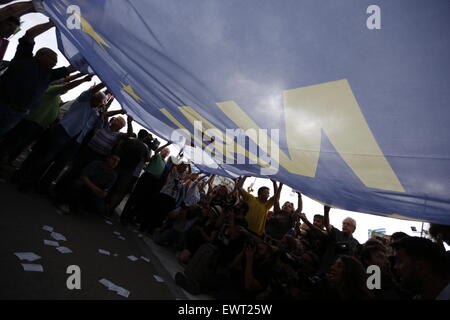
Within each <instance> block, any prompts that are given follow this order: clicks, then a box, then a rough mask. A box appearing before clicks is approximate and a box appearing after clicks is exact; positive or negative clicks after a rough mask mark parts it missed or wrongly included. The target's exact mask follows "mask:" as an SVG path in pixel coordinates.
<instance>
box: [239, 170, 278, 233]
mask: <svg viewBox="0 0 450 320" xmlns="http://www.w3.org/2000/svg"><path fill="white" fill-rule="evenodd" d="M246 178H247V177H244V178H241V179H239V180H238V181H237V183H236V189H237V190H239V191H240V192H241V194H242V197H243V198H244V201H245V202H246V203H247V205H248V206H249V210H248V212H247V215H246V219H247V222H248V228H249V229H250V231H252V232H254V233H256V234H258V235H262V234H264V230H265V228H266V218H267V214H268V212H269V209H270V208H271V207H272V206H273V205H274V204H275V203H276V202H277V201H278V200H279V198H280V194H281V187H282V185H283V184H280V187H279V188H277V187H276V182H275V181H273V180H272V182H273V184H274V190H275V194H274V195H273V197H271V198H270V199H269V196H270V190H269V188H268V187H261V188H259V189H258V197H255V196H253V195H252V194H250V193H248V192H247V191H245V190H244V189H243V188H242V186H243V185H244V182H245V179H246Z"/></svg>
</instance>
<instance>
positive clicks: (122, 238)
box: [117, 236, 125, 240]
mask: <svg viewBox="0 0 450 320" xmlns="http://www.w3.org/2000/svg"><path fill="white" fill-rule="evenodd" d="M117 238H119V239H120V240H125V238H124V237H122V236H119V237H117Z"/></svg>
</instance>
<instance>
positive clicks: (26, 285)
mask: <svg viewBox="0 0 450 320" xmlns="http://www.w3.org/2000/svg"><path fill="white" fill-rule="evenodd" d="M106 220H107V219H105V218H102V217H100V216H94V215H61V214H59V213H58V212H57V208H56V207H54V206H53V205H52V204H51V201H50V200H49V199H46V198H44V197H42V196H40V195H38V194H35V193H29V194H21V193H19V192H18V191H17V190H16V188H15V186H14V185H13V184H11V183H9V182H5V181H4V180H3V179H1V180H0V299H127V298H125V297H122V296H120V295H118V294H117V293H116V292H114V291H109V290H108V289H107V288H106V287H105V286H104V285H102V284H101V283H99V280H101V279H107V280H109V281H111V282H112V283H114V284H115V285H117V286H120V287H122V288H124V289H126V290H128V291H129V292H130V295H129V297H128V299H168V300H174V299H208V297H206V296H197V297H192V296H190V295H189V294H187V293H186V292H185V291H183V290H181V289H180V288H179V287H178V286H176V285H175V284H174V282H173V275H174V274H175V272H177V271H180V270H181V269H182V268H181V266H179V265H177V263H176V261H175V257H174V253H173V252H171V251H169V250H167V249H165V248H161V247H158V246H156V245H155V244H154V243H153V242H152V240H150V239H149V238H145V237H144V238H142V239H141V238H139V237H138V233H137V230H135V228H134V227H123V226H122V225H121V224H120V223H119V222H118V221H117V218H116V219H114V218H112V219H108V220H109V221H111V222H112V223H113V224H112V225H109V224H107V223H106ZM43 226H51V227H53V228H54V231H55V232H58V233H60V234H62V235H64V236H65V237H66V238H67V241H59V244H60V246H65V247H67V248H69V249H71V250H72V251H73V253H66V254H62V253H60V252H58V251H57V250H56V248H55V247H51V246H47V245H45V244H44V239H47V240H54V239H53V238H52V237H51V236H50V232H48V231H45V230H43V229H42V228H43ZM115 231H116V232H120V234H121V235H122V236H123V237H124V238H125V240H121V239H119V238H118V236H117V235H115V234H114V232H115ZM99 249H103V250H107V251H109V252H110V254H111V255H110V256H107V255H103V254H100V253H99V252H98V250H99ZM16 252H33V253H35V254H37V255H39V256H41V257H42V258H41V259H40V260H37V261H34V262H26V261H20V260H19V258H17V257H16V256H15V255H14V253H16ZM115 255H117V256H115ZM130 255H134V256H136V257H137V258H140V257H141V256H144V257H147V258H148V259H150V263H148V262H146V261H144V260H143V259H139V260H137V261H134V262H133V261H131V260H129V259H128V258H127V256H130ZM22 263H34V264H41V265H42V266H43V268H44V272H26V271H24V270H23V268H22V265H21V264H22ZM70 265H78V266H79V267H80V268H81V290H69V289H68V288H67V286H66V281H67V278H68V277H69V274H67V273H66V270H67V267H68V266H70ZM155 275H156V276H159V277H160V278H162V279H163V280H164V282H159V281H157V280H156V279H155V277H154V276H155Z"/></svg>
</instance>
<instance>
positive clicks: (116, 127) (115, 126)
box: [109, 117, 125, 132]
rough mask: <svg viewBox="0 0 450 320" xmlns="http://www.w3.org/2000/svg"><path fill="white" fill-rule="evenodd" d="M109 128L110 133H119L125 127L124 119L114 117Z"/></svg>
mask: <svg viewBox="0 0 450 320" xmlns="http://www.w3.org/2000/svg"><path fill="white" fill-rule="evenodd" d="M109 127H110V128H111V130H112V131H115V132H117V131H120V129H122V128H123V127H125V119H124V118H122V117H115V118H114V119H112V120H111V121H110V123H109Z"/></svg>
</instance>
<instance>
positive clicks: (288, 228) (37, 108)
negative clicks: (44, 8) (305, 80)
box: [0, 1, 450, 300]
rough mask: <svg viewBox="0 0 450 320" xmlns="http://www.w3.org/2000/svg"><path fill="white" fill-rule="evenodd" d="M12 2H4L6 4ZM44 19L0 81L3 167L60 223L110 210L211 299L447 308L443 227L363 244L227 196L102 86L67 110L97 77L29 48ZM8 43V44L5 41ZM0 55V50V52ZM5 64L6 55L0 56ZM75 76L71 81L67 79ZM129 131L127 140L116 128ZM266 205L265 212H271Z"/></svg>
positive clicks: (299, 215) (449, 234) (256, 201)
mask: <svg viewBox="0 0 450 320" xmlns="http://www.w3.org/2000/svg"><path fill="white" fill-rule="evenodd" d="M3 2H8V1H3ZM33 11H34V8H33V6H32V3H31V2H24V3H20V5H19V4H18V3H15V4H12V5H10V6H7V7H4V8H2V9H0V36H1V37H2V39H3V40H5V39H6V38H8V37H10V36H11V35H12V34H13V33H14V31H15V30H16V28H17V27H18V26H19V25H20V22H18V21H19V17H20V16H21V15H23V14H26V13H29V12H33ZM52 26H53V24H52V23H51V22H48V23H45V24H41V25H37V26H34V27H32V28H31V29H29V30H27V31H26V33H25V35H24V36H23V37H22V38H21V39H20V40H19V45H18V47H17V50H16V54H15V56H14V58H13V59H12V60H11V61H10V62H9V63H7V64H6V66H7V68H6V70H5V69H3V70H2V71H1V75H0V161H1V162H2V164H3V166H4V165H12V164H14V163H16V159H17V158H18V157H19V156H20V155H21V154H23V153H22V152H23V150H26V149H29V148H31V150H32V151H31V152H30V153H29V154H28V155H27V156H26V159H25V161H23V162H22V163H21V164H20V166H19V167H18V168H17V170H16V171H15V172H14V174H13V176H12V181H14V182H15V183H17V186H18V189H19V190H20V191H21V192H24V193H25V192H29V191H30V190H32V189H35V190H36V191H38V192H40V193H43V194H46V195H49V196H51V197H52V199H53V201H54V203H55V205H57V206H58V207H59V208H60V209H61V210H62V211H63V212H65V213H67V214H79V213H82V212H93V213H97V214H101V215H103V216H112V215H114V214H115V213H117V211H116V208H117V207H118V206H119V204H120V203H121V202H122V201H124V202H125V206H124V208H123V210H122V212H121V213H120V221H121V222H122V223H123V224H124V225H135V226H138V227H139V230H140V231H141V232H142V233H146V234H147V235H149V236H151V237H152V239H153V241H154V242H155V243H157V244H159V245H161V246H167V247H171V248H174V250H175V252H176V259H177V260H178V261H179V263H180V264H181V265H183V266H184V272H180V273H177V274H176V275H175V281H176V283H177V284H178V285H179V286H181V287H182V288H184V289H185V290H187V291H189V292H191V293H193V294H199V293H203V292H205V293H210V294H212V295H214V296H215V297H216V298H217V299H258V300H267V299H295V300H319V299H337V300H358V299H360V300H370V299H374V300H390V299H450V286H449V280H450V274H449V270H450V268H449V256H448V254H447V253H446V252H445V249H444V246H443V243H444V242H446V243H447V244H450V227H449V226H442V225H432V226H431V228H430V234H431V235H432V237H433V240H430V239H425V238H419V237H410V236H408V235H406V234H404V233H401V232H397V233H394V234H392V235H391V236H390V237H389V239H387V238H377V237H373V238H372V239H370V240H368V241H367V242H366V243H364V244H360V243H359V242H358V241H357V240H356V239H355V238H354V237H353V233H354V232H355V230H356V221H355V220H354V219H352V218H346V219H344V220H343V222H342V228H341V230H339V229H338V228H336V227H334V226H332V225H331V224H330V219H329V215H330V211H331V208H330V207H328V206H325V207H324V212H323V214H316V215H315V216H314V219H313V221H312V222H310V221H309V220H308V219H307V217H306V215H305V214H304V212H303V205H302V195H301V193H298V203H297V204H294V203H291V202H285V203H284V204H283V205H282V206H280V203H279V199H280V194H281V190H282V188H283V184H282V183H277V182H276V181H272V183H273V188H274V194H273V195H272V196H270V189H269V188H268V187H261V188H260V189H258V190H257V195H256V196H255V195H253V194H252V190H244V188H243V186H244V182H245V179H246V178H245V177H239V178H237V179H235V180H234V181H233V184H232V187H229V186H227V185H224V184H220V183H217V181H216V180H218V177H216V176H214V175H211V174H208V173H205V172H201V171H200V172H198V171H196V170H194V169H195V168H194V166H193V165H192V164H189V163H187V162H185V161H183V158H182V157H181V156H180V155H178V156H169V155H170V151H169V149H168V146H169V145H170V142H169V143H167V144H165V145H163V146H159V144H158V142H157V140H156V139H154V138H153V137H152V135H151V134H150V133H149V132H148V131H146V130H144V129H142V130H140V131H139V132H138V134H137V135H136V134H135V133H134V132H133V125H132V122H133V119H132V117H130V116H127V119H126V120H125V118H124V117H122V115H124V114H126V112H125V111H124V110H119V111H108V109H109V107H110V106H111V103H112V101H113V100H114V97H113V96H112V94H111V93H110V92H109V91H108V90H106V91H102V90H104V89H105V85H104V84H103V83H100V84H97V85H95V86H93V87H91V88H89V89H88V90H86V91H84V92H83V93H81V94H80V95H79V96H78V97H77V98H76V99H74V100H72V101H67V102H63V101H62V100H61V95H63V94H65V93H67V92H68V91H69V90H72V89H74V88H76V87H77V86H79V85H80V84H82V83H84V82H89V81H90V80H91V79H92V75H83V74H81V73H75V72H76V70H75V68H73V67H72V66H67V67H62V68H57V69H54V67H55V65H56V63H57V54H56V53H55V52H54V51H52V50H51V49H48V48H40V49H39V50H38V51H37V52H36V54H35V55H33V50H34V44H35V42H34V39H35V37H36V36H38V35H39V34H42V33H43V32H45V31H46V30H48V29H50V28H51V27H52ZM2 43H3V42H2ZM0 53H1V51H0ZM0 57H2V56H0ZM74 73H75V74H74ZM125 126H127V132H126V133H123V132H121V131H120V130H122V129H123V128H125ZM272 208H273V210H272V211H270V210H271V209H272ZM374 265H375V266H378V267H379V270H380V277H381V281H380V283H381V286H380V288H376V289H370V286H368V284H367V283H368V280H369V279H368V278H369V276H370V274H368V273H367V268H368V267H369V266H374Z"/></svg>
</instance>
